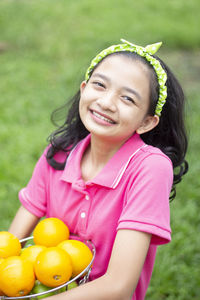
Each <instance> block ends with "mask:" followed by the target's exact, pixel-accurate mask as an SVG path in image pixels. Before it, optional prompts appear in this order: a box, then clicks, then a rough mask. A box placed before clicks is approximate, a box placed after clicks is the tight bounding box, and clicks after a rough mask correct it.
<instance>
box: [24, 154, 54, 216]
mask: <svg viewBox="0 0 200 300" xmlns="http://www.w3.org/2000/svg"><path fill="white" fill-rule="evenodd" d="M48 168H49V165H48V163H47V160H46V150H45V151H44V153H43V154H42V156H41V157H40V159H39V160H38V162H37V164H36V166H35V168H34V171H33V174H32V177H31V179H30V181H29V183H28V185H27V186H26V187H25V188H23V189H21V190H20V191H19V200H20V202H21V204H22V205H23V206H24V207H25V208H26V209H27V210H28V211H30V212H31V213H32V214H33V215H35V216H37V217H39V218H41V217H43V216H44V215H45V214H46V203H47V187H48V180H47V178H48Z"/></svg>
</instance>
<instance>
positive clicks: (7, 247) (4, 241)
mask: <svg viewBox="0 0 200 300" xmlns="http://www.w3.org/2000/svg"><path fill="white" fill-rule="evenodd" d="M20 252H21V244H20V241H19V239H18V238H17V237H16V236H14V235H13V234H12V233H10V232H8V231H0V257H2V258H6V257H9V256H15V255H20Z"/></svg>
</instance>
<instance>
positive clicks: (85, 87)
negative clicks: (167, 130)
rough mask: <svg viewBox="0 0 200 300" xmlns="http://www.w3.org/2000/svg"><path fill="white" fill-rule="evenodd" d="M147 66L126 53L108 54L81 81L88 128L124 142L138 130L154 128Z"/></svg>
mask: <svg viewBox="0 0 200 300" xmlns="http://www.w3.org/2000/svg"><path fill="white" fill-rule="evenodd" d="M149 76H150V75H149V71H148V69H147V66H145V65H144V64H142V63H141V62H139V61H137V60H132V59H130V58H128V57H126V56H123V55H111V56H108V57H106V58H105V59H104V60H103V61H102V62H101V63H100V64H99V66H97V68H96V69H95V70H94V72H93V73H92V75H91V77H90V79H89V81H88V82H87V83H86V82H85V81H84V82H82V83H81V87H80V90H81V98H80V104H79V113H80V117H81V120H82V122H83V124H84V125H85V127H86V128H87V130H88V131H89V132H91V134H92V135H95V136H97V137H99V138H101V139H102V138H103V139H107V140H108V141H109V142H113V143H114V142H117V143H120V144H123V143H124V142H125V141H126V140H127V139H128V138H129V137H130V136H131V135H132V134H133V133H134V132H137V133H138V134H142V133H144V132H147V131H149V130H151V129H152V128H154V127H155V126H156V125H157V124H158V121H159V118H158V117H157V116H149V115H147V112H148V108H149V104H150V103H149V101H150V100H149V95H150V80H149Z"/></svg>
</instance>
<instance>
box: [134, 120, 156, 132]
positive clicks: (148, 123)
mask: <svg viewBox="0 0 200 300" xmlns="http://www.w3.org/2000/svg"><path fill="white" fill-rule="evenodd" d="M159 120H160V119H159V117H158V116H156V115H154V116H147V117H146V118H145V119H144V121H143V122H142V124H141V125H140V126H139V127H138V128H137V129H136V132H137V133H138V134H143V133H145V132H148V131H150V130H152V129H153V128H155V127H156V126H157V125H158V123H159Z"/></svg>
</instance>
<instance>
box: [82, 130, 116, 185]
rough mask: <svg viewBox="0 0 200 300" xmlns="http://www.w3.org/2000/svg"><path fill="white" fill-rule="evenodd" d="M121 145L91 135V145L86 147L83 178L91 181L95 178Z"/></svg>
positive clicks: (83, 159) (83, 160)
mask: <svg viewBox="0 0 200 300" xmlns="http://www.w3.org/2000/svg"><path fill="white" fill-rule="evenodd" d="M120 147H121V145H119V144H118V143H117V144H114V143H111V142H110V141H108V140H103V139H99V138H96V137H94V136H91V141H90V145H89V146H88V148H87V149H86V151H85V153H84V155H83V157H82V161H81V171H82V178H83V180H85V181H89V180H91V179H92V178H94V177H95V176H96V175H97V174H98V173H99V172H100V171H101V170H102V169H103V167H104V166H105V165H106V164H107V162H108V161H109V160H110V159H111V158H112V157H113V155H114V154H115V153H116V152H117V150H118V149H119V148H120Z"/></svg>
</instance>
